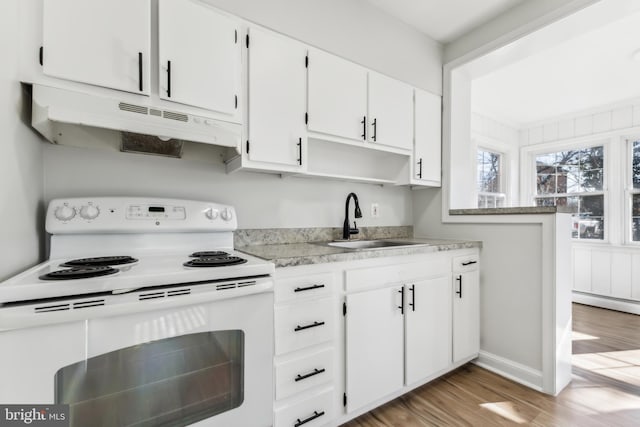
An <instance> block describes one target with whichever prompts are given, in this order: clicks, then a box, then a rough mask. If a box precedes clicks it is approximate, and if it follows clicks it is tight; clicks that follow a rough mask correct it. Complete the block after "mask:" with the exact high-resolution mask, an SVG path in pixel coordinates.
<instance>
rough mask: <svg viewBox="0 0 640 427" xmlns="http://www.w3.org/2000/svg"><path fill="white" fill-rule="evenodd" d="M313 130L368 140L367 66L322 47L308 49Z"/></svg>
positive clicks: (310, 108) (310, 126)
mask: <svg viewBox="0 0 640 427" xmlns="http://www.w3.org/2000/svg"><path fill="white" fill-rule="evenodd" d="M308 78H309V90H308V92H309V100H308V102H309V123H308V129H309V130H311V131H316V132H321V133H326V134H329V135H336V136H341V137H345V138H350V139H355V140H360V141H365V140H366V135H365V133H366V117H365V116H366V115H367V70H366V69H364V68H362V67H360V66H358V65H356V64H353V63H351V62H348V61H346V60H344V59H341V58H338V57H337V56H334V55H330V54H328V53H325V52H322V51H319V50H310V51H309V67H308Z"/></svg>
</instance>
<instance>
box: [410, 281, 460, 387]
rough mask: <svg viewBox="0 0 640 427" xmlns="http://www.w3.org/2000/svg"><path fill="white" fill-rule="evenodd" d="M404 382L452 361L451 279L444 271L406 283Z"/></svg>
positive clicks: (426, 374) (422, 376)
mask: <svg viewBox="0 0 640 427" xmlns="http://www.w3.org/2000/svg"><path fill="white" fill-rule="evenodd" d="M405 292H409V294H408V296H407V298H408V300H407V302H408V304H407V305H408V307H407V308H406V310H407V311H406V314H405V332H404V333H405V368H404V370H405V384H406V385H411V384H414V383H416V382H418V381H420V380H423V379H425V378H427V377H430V376H432V375H433V374H435V373H437V372H441V371H443V370H445V369H446V368H447V366H449V365H450V364H451V322H450V319H451V280H450V276H449V275H448V274H447V275H443V276H440V277H434V278H431V279H425V280H419V281H416V282H415V283H412V284H411V285H407V286H405Z"/></svg>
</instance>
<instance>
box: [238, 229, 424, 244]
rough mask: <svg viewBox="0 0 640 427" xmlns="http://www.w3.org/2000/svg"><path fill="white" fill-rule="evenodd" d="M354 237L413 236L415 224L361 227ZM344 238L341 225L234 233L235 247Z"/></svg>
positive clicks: (243, 230)
mask: <svg viewBox="0 0 640 427" xmlns="http://www.w3.org/2000/svg"><path fill="white" fill-rule="evenodd" d="M359 230H360V233H359V234H358V235H357V236H354V237H353V239H354V240H355V239H361V240H362V239H366V240H370V239H392V238H398V239H399V238H406V237H413V226H411V225H401V226H389V227H360V228H359ZM338 239H342V228H340V227H317V228H257V229H239V230H236V231H235V233H234V238H233V244H234V247H236V248H240V247H243V246H251V245H275V244H283V243H306V242H326V241H331V240H338Z"/></svg>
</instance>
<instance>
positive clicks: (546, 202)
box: [536, 197, 556, 206]
mask: <svg viewBox="0 0 640 427" xmlns="http://www.w3.org/2000/svg"><path fill="white" fill-rule="evenodd" d="M555 205H556V202H555V199H554V198H553V197H541V198H539V199H536V206H555Z"/></svg>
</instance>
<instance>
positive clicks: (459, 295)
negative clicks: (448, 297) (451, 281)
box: [456, 274, 462, 298]
mask: <svg viewBox="0 0 640 427" xmlns="http://www.w3.org/2000/svg"><path fill="white" fill-rule="evenodd" d="M456 281H457V282H458V283H459V284H460V286H459V288H458V289H459V290H457V291H456V294H458V298H462V274H461V275H459V276H458V277H456Z"/></svg>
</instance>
